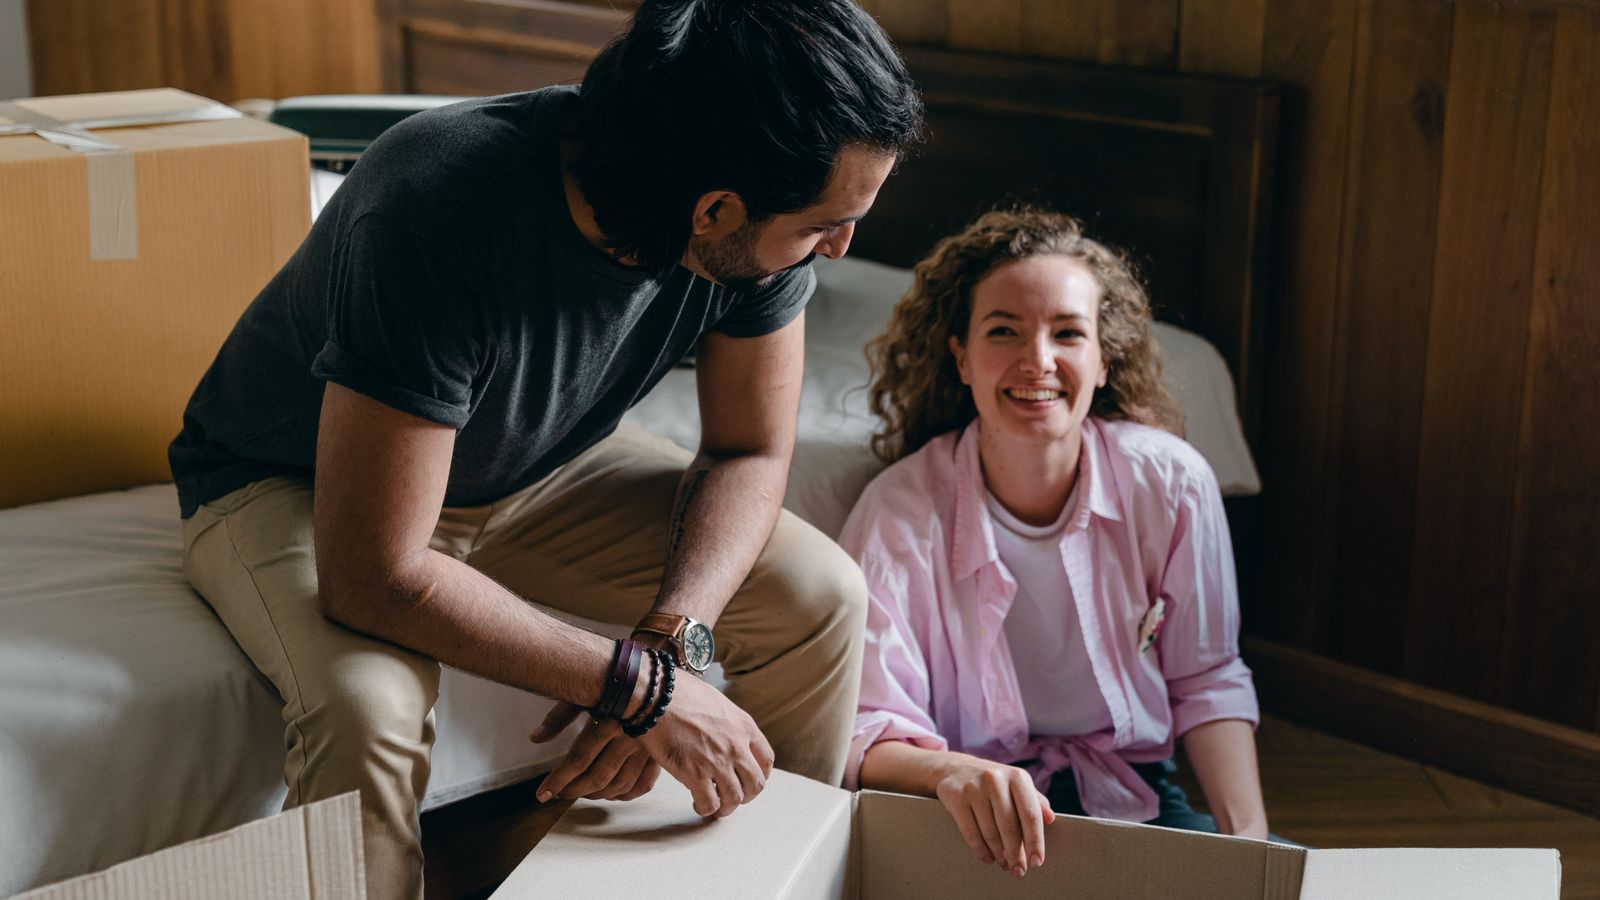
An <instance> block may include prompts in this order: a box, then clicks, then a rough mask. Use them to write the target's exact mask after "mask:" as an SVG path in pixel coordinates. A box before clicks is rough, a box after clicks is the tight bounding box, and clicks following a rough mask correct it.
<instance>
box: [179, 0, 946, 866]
mask: <svg viewBox="0 0 1600 900" xmlns="http://www.w3.org/2000/svg"><path fill="white" fill-rule="evenodd" d="M920 115H921V110H920V102H919V100H918V99H917V95H916V92H915V90H914V89H913V87H912V86H911V84H910V82H909V80H908V78H907V76H906V73H905V70H904V67H903V65H902V63H901V62H900V60H899V58H898V56H897V55H896V54H895V52H894V50H893V48H892V47H891V46H890V45H889V43H888V41H887V40H886V38H885V37H884V36H883V34H882V32H881V31H880V30H879V29H878V28H877V26H876V24H875V23H874V22H873V21H872V20H871V19H870V17H868V16H867V15H866V14H864V13H863V12H861V11H860V10H859V9H858V8H857V7H856V6H855V5H854V4H853V3H851V2H850V0H759V2H755V0H676V2H653V0H647V2H645V3H644V4H643V5H642V6H641V7H640V9H639V11H638V13H637V15H636V16H635V19H634V21H633V23H632V26H631V28H630V30H629V32H628V33H627V34H626V35H625V36H624V37H623V38H621V39H619V40H618V41H617V42H616V43H614V44H613V45H612V46H610V47H609V48H607V49H606V50H605V51H604V52H602V53H601V54H600V55H599V56H598V57H597V58H596V60H595V62H594V64H593V65H592V66H591V67H590V69H589V72H588V74H587V75H586V77H585V79H584V82H583V85H582V87H581V88H580V89H579V90H577V91H574V90H572V89H571V88H550V89H545V90H541V91H535V92H533V93H529V94H518V95H509V96H505V97H496V98H489V99H485V100H479V101H470V102H467V103H462V104H457V105H454V106H451V107H445V108H442V109H440V110H436V111H431V112H428V113H423V114H420V115H418V116H415V117H413V118H411V119H409V120H407V121H406V122H404V123H402V124H401V125H398V126H396V127H395V128H393V129H391V131H390V132H388V133H387V134H385V135H384V136H383V137H382V138H381V139H380V140H378V141H377V142H376V143H375V144H374V145H373V146H372V148H371V149H370V150H369V151H368V153H367V154H366V155H365V157H364V158H363V159H362V160H361V162H360V163H359V164H358V165H357V166H356V167H355V169H354V170H353V171H352V173H351V175H350V176H349V178H348V179H346V181H345V183H344V184H343V186H342V187H341V188H340V190H339V192H338V193H337V194H336V195H335V196H334V198H333V200H332V202H331V203H330V204H329V205H328V207H327V208H326V209H325V210H324V212H323V213H322V215H321V217H320V218H319V219H318V221H317V223H316V225H315V227H314V228H313V229H312V231H311V234H310V235H309V236H308V237H307V239H306V241H305V243H304V244H303V245H302V246H301V248H300V249H299V251H298V252H297V253H296V254H295V256H294V257H293V258H292V259H290V261H289V262H288V263H287V264H286V265H285V266H284V268H283V270H282V271H281V272H280V273H279V274H278V275H277V276H276V277H275V278H274V279H273V281H272V282H271V283H270V284H269V285H268V286H267V287H266V288H265V289H264V290H263V291H262V293H261V295H260V296H259V297H257V298H256V300H255V302H254V303H253V304H252V305H251V306H250V308H249V309H248V310H247V311H246V312H245V314H244V315H243V317H242V318H241V319H240V321H239V323H238V325H237V326H236V327H235V328H234V331H233V333H232V334H231V336H230V337H229V338H228V340H227V342H226V343H225V344H224V346H223V348H222V350H221V351H220V352H219V354H218V356H217V359H216V361H215V362H214V363H213V365H212V367H211V369H210V370H209V371H208V372H207V374H206V375H205V377H204V379H203V380H202V381H201V383H200V385H199V387H198V388H197V389H196V391H195V393H194V396H193V398H192V399H191V401H190V404H189V407H188V409H187V411H186V413H185V416H184V427H183V431H182V433H181V434H180V435H179V436H178V438H177V439H176V440H175V441H174V442H173V445H172V448H171V451H170V457H171V462H172V467H173V472H174V475H175V477H176V480H177V483H178V489H179V495H180V500H181V504H182V513H183V516H184V518H185V524H184V541H185V563H184V571H185V574H186V576H187V577H188V579H189V581H190V583H191V584H193V585H194V587H195V588H196V590H198V591H199V592H200V593H201V594H202V595H203V596H204V597H205V598H206V599H207V601H208V602H209V603H210V604H211V605H212V607H213V608H214V609H215V610H216V611H217V613H218V615H219V616H220V618H221V619H222V621H223V622H224V623H225V624H226V625H227V626H228V628H229V630H230V631H232V633H233V634H234V636H235V638H236V639H237V640H238V642H239V645H240V646H241V647H242V648H243V649H244V650H245V652H246V653H247V654H248V655H249V656H250V658H251V659H252V660H253V661H254V662H255V664H256V666H257V667H258V668H260V670H261V671H262V672H263V673H264V674H265V675H266V676H267V677H268V678H269V679H270V680H271V681H272V683H273V684H274V685H275V686H276V688H277V689H278V691H279V692H280V693H281V694H282V696H283V700H284V721H285V724H286V728H285V747H286V752H287V757H286V762H285V768H284V774H285V778H286V780H287V782H288V785H289V799H288V804H289V805H291V806H293V805H298V804H301V803H305V802H309V801H311V800H315V799H318V798H321V797H326V796H329V795H333V794H337V793H340V792H343V791H346V790H350V789H359V790H360V791H361V796H362V810H363V827H364V829H365V835H366V860H367V872H368V887H369V890H370V891H371V895H372V896H374V897H416V896H420V893H421V873H422V865H421V864H422V856H421V850H420V847H419V844H418V836H417V829H418V816H417V804H418V801H419V799H420V798H421V796H422V795H423V793H424V791H425V789H426V786H427V779H428V756H429V751H430V749H431V746H432V740H433V718H432V713H431V709H432V706H433V703H434V700H435V698H436V696H437V691H438V682H439V665H440V663H443V664H445V665H450V666H455V667H457V668H461V669H464V670H467V671H470V672H475V673H477V674H479V675H483V676H485V677H488V678H492V679H494V680H496V681H500V682H503V683H506V684H510V685H515V686H517V687H521V688H524V689H526V690H529V691H533V692H536V693H539V694H542V695H545V696H549V697H553V698H556V699H558V700H559V701H562V705H560V706H558V707H557V709H556V711H555V712H554V713H552V715H551V717H550V718H548V719H547V720H546V722H545V723H544V724H543V725H542V726H541V727H540V734H537V735H535V737H536V738H539V739H547V738H549V737H551V736H553V735H554V734H555V733H558V732H559V731H561V730H562V729H564V728H565V727H566V726H567V725H568V724H569V723H570V722H572V721H573V720H574V719H576V718H577V716H578V713H579V710H581V709H595V708H596V707H597V705H598V704H599V703H600V701H601V698H602V695H603V693H604V691H605V686H606V685H607V683H608V679H610V678H611V676H612V670H613V661H614V660H615V659H617V653H618V650H619V647H618V645H617V644H615V643H614V642H612V641H609V640H606V639H603V638H601V637H599V636H597V635H594V634H591V633H589V632H587V631H584V630H582V629H579V628H576V627H573V626H570V625H567V624H564V623H563V622H561V621H559V620H556V619H554V618H552V617H550V616H547V615H545V614H543V613H541V612H539V611H537V610H535V609H534V608H533V607H531V606H529V605H528V604H527V603H526V602H525V600H536V601H538V602H540V603H542V604H546V605H549V606H553V607H557V608H560V609H563V610H568V611H571V612H575V613H579V614H582V615H585V616H589V617H591V618H596V619H601V620H607V621H611V622H616V623H623V624H632V623H635V622H641V623H642V625H643V626H644V630H641V631H638V632H635V638H636V639H637V640H638V641H639V642H640V643H641V644H644V645H646V646H648V647H651V648H654V649H659V650H664V651H667V652H669V653H671V654H673V655H674V658H675V659H677V660H678V661H679V663H680V665H679V672H680V673H681V674H680V677H678V678H677V682H676V690H675V693H674V694H673V697H672V699H671V701H670V705H669V706H668V707H667V708H666V711H665V715H664V716H662V717H661V719H660V721H659V724H658V725H657V726H656V727H655V728H654V729H653V730H650V731H648V732H646V733H645V734H644V735H643V736H642V737H639V738H638V739H634V738H631V737H628V736H625V735H624V734H623V732H622V729H621V727H620V725H619V722H618V721H616V717H617V716H620V717H622V718H628V719H632V720H633V721H634V722H635V723H637V722H639V721H640V720H641V719H643V718H647V717H648V713H649V712H650V711H651V708H653V707H655V706H658V705H659V700H660V694H661V691H660V688H659V686H657V687H656V688H655V689H654V693H653V694H652V688H651V685H650V681H649V680H647V679H646V678H645V677H639V679H638V682H637V685H636V686H635V688H634V690H633V692H632V693H631V694H628V695H627V696H622V697H621V698H620V699H621V706H620V707H619V708H618V709H616V710H613V711H612V713H611V718H603V719H594V720H589V723H588V724H587V725H586V726H585V727H584V730H583V732H582V734H581V735H580V737H579V739H578V741H577V743H576V745H575V747H574V749H573V750H572V751H571V753H570V754H569V755H568V757H567V759H566V760H565V761H564V762H563V763H562V764H561V765H560V767H558V768H557V770H556V771H555V772H554V773H552V775H551V776H550V779H549V780H548V781H547V783H546V785H545V787H544V789H543V791H542V793H541V796H549V795H550V794H551V793H552V792H557V791H558V792H559V794H560V795H561V796H566V797H573V796H580V795H587V796H599V797H614V798H621V799H627V798H631V797H635V796H638V795H639V794H641V793H643V792H644V791H646V790H649V788H650V786H651V785H652V784H653V783H654V782H655V779H656V776H657V773H658V771H659V768H665V769H666V770H667V771H668V772H669V773H671V774H672V775H673V776H674V777H675V778H677V779H678V780H679V781H681V782H683V783H684V784H685V785H686V786H688V787H689V788H690V789H691V791H692V792H693V794H694V808H695V810H696V812H698V813H700V814H702V815H726V814H728V813H729V812H731V811H732V810H733V809H734V808H736V807H737V806H738V805H739V804H740V803H742V802H745V801H748V800H749V799H751V798H752V797H754V796H755V795H756V794H757V793H758V792H759V791H760V790H761V787H762V784H763V781H764V779H765V778H766V776H767V774H768V772H769V771H770V769H771V767H772V765H773V764H774V762H775V763H776V764H777V765H780V766H783V767H785V768H787V769H791V770H794V771H797V772H800V773H802V774H805V775H809V776H811V777H814V778H817V779H820V780H824V781H830V782H837V781H838V780H839V778H840V776H841V774H842V771H843V765H844V755H845V752H846V745H847V742H848V738H849V733H850V727H851V722H852V718H853V716H854V712H855V698H856V690H857V681H858V672H859V665H860V652H861V648H860V640H861V638H860V634H861V631H862V625H863V617H864V610H865V596H864V589H863V587H862V585H861V580H860V574H859V572H858V571H856V570H855V569H854V566H853V564H852V563H851V562H850V560H849V559H848V557H846V556H844V555H843V553H842V552H841V551H839V550H838V549H837V548H836V547H835V546H834V545H833V544H832V542H830V541H828V540H827V539H826V538H825V537H823V536H822V535H821V534H820V533H818V532H816V531H814V530H813V529H811V528H809V527H808V526H806V525H804V524H803V523H801V522H800V521H799V520H797V519H795V518H794V517H792V516H790V515H788V514H786V513H785V514H782V515H781V516H780V509H779V503H780V501H781V498H782V496H783V491H784V484H785V480H786V470H787V467H788V463H789V458H790V454H791V450H792V444H793V438H794V428H795V417H796V410H797V406H798V398H799V393H800V382H801V359H802V355H801V351H802V335H803V331H802V329H803V324H802V323H803V317H802V315H801V311H802V309H803V307H804V305H805V302H806V300H807V299H808V298H809V295H810V293H811V291H812V288H813V286H814V279H813V276H812V274H811V271H810V267H809V266H808V265H807V263H808V262H809V260H810V258H811V256H812V255H813V254H816V253H821V254H823V255H825V256H829V257H838V256H840V255H842V254H843V253H844V252H845V249H846V248H847V247H848V245H849V242H850V237H851V234H852V230H853V228H854V224H855V222H856V221H857V220H858V219H860V218H861V216H863V215H864V214H866V212H867V210H868V208H869V207H870V206H871V204H872V201H873V199H874V197H875V196H876V194H877V191H878V188H879V187H880V186H881V184H882V183H883V181H884V179H885V177H886V176H887V175H888V173H889V171H890V169H891V168H892V167H893V165H894V164H895V161H896V160H897V159H898V158H899V157H900V156H901V155H902V154H903V153H904V152H905V150H906V148H907V147H908V146H909V145H910V144H911V143H912V142H913V141H914V140H915V139H916V136H917V133H918V131H919V129H920ZM696 348H697V353H698V358H697V361H696V370H697V378H698V384H699V393H700V405H701V418H702V434H703V437H702V440H701V446H700V448H699V453H698V454H696V455H693V456H692V457H691V456H690V454H689V453H688V452H687V451H683V450H681V449H679V448H677V447H675V446H674V445H672V444H670V443H669V442H667V441H664V440H661V439H658V438H655V437H653V436H651V435H648V434H646V433H644V432H642V431H639V430H637V429H630V428H627V427H622V428H618V421H619V419H620V418H621V416H622V414H623V413H624V411H626V410H627V409H628V407H629V406H631V405H632V404H633V403H634V402H635V401H636V400H638V399H639V398H640V397H642V396H644V394H645V393H646V392H647V391H648V390H649V389H650V387H651V386H652V385H654V384H655V383H656V381H658V380H659V379H660V378H661V376H662V375H663V374H665V373H666V372H667V371H668V370H670V369H671V368H672V366H673V365H674V364H675V363H676V362H677V361H678V360H680V359H681V358H682V357H683V356H684V355H685V354H687V353H688V352H690V351H691V350H696ZM696 622H699V623H708V624H714V625H715V626H716V635H715V642H716V652H717V657H718V659H720V661H721V662H722V664H723V666H724V668H725V670H726V671H727V672H728V673H729V677H730V680H731V682H732V685H731V687H730V688H729V691H728V696H727V697H724V696H723V695H721V694H719V693H718V692H717V691H716V690H714V689H712V688H710V687H708V686H706V685H705V684H703V683H701V682H700V681H698V680H696V679H695V678H693V677H692V675H691V674H690V672H689V670H690V669H692V668H695V667H696V666H694V665H693V662H694V660H693V659H692V658H691V656H690V655H689V651H688V649H687V648H686V646H685V645H686V641H685V638H686V636H688V635H690V634H691V633H694V634H696V635H698V634H699V633H698V632H697V631H696V630H695V629H696V627H697V626H696V625H695V623H696ZM695 641H696V643H695V646H696V649H699V650H705V649H708V644H707V642H706V640H705V639H704V637H703V636H698V637H696V639H695ZM652 698H654V699H652Z"/></svg>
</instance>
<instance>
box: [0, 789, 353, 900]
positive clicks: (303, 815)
mask: <svg viewBox="0 0 1600 900" xmlns="http://www.w3.org/2000/svg"><path fill="white" fill-rule="evenodd" d="M366 896H367V887H366V871H365V869H363V868H362V856H361V804H360V801H359V800H358V799H357V795H356V794H355V793H354V792H351V793H348V794H341V795H340V796H338V797H334V798H332V799H329V800H322V801H319V802H317V803H312V804H310V805H308V806H302V807H299V808H297V809H291V810H289V811H287V812H282V813H279V814H278V815H275V816H272V817H271V818H267V819H261V820H259V821H255V822H250V823H248V824H245V825H240V826H239V827H238V828H234V829H232V830H231V831H224V832H222V833H221V834H216V835H212V836H211V837H207V838H201V839H199V840H197V841H190V842H188V843H187V844H179V845H178V846H176V847H168V848H167V849H165V850H160V851H157V852H155V853H151V854H149V855H148V856H141V857H139V858H138V859H131V860H128V861H127V862H125V863H120V864H118V865H115V866H112V867H111V868H109V869H106V870H105V871H103V872H96V873H95V874H93V875H84V876H83V877H81V878H73V879H70V880H68V881H62V882H58V883H56V884H52V885H46V886H45V887H42V888H37V889H35V890H31V891H28V892H27V893H25V894H19V895H17V896H16V897H14V898H13V900H224V898H226V900H365V898H366Z"/></svg>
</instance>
